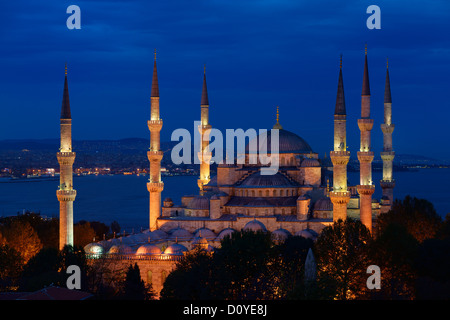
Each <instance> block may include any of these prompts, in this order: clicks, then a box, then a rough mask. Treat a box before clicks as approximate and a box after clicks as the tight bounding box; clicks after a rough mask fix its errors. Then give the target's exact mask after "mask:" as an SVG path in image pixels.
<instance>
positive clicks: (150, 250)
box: [136, 243, 161, 255]
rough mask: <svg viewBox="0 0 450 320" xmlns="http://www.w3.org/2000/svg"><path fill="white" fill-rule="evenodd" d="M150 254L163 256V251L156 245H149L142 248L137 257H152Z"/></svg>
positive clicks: (137, 252)
mask: <svg viewBox="0 0 450 320" xmlns="http://www.w3.org/2000/svg"><path fill="white" fill-rule="evenodd" d="M150 254H161V249H160V248H158V246H156V245H154V244H149V243H148V244H144V245H142V246H140V247H139V248H138V249H137V251H136V255H150Z"/></svg>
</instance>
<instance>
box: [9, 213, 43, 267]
mask: <svg viewBox="0 0 450 320" xmlns="http://www.w3.org/2000/svg"><path fill="white" fill-rule="evenodd" d="M3 233H4V236H5V238H6V241H7V244H8V245H9V246H10V247H11V248H13V249H14V250H16V251H17V252H19V253H20V254H21V255H22V257H23V260H24V262H25V263H26V262H27V261H28V260H30V258H31V257H33V256H34V255H35V254H37V253H38V252H39V250H40V249H41V248H42V243H41V241H40V240H39V237H38V235H37V233H36V231H35V230H34V229H33V227H32V226H31V225H30V223H29V222H27V221H20V220H18V219H15V220H13V221H12V222H11V224H10V225H9V226H6V227H5V228H4V231H3Z"/></svg>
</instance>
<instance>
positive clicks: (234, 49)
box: [0, 0, 450, 159]
mask: <svg viewBox="0 0 450 320" xmlns="http://www.w3.org/2000/svg"><path fill="white" fill-rule="evenodd" d="M72 4H75V5H78V6H79V7H80V8H81V30H69V29H68V28H67V27H66V20H67V18H68V17H69V14H67V13H66V9H67V7H68V6H69V5H72ZM372 4H376V5H378V6H379V7H380V8H381V29H380V30H369V29H368V28H367V27H366V20H367V18H368V17H369V16H370V15H369V14H367V13H366V9H367V7H368V6H369V5H372ZM449 34H450V1H448V0H427V1H425V0H422V1H413V0H408V1H392V0H390V1H364V0H356V1H335V0H333V1H332V0H325V1H323V0H318V1H294V0H290V1H280V0H252V1H231V0H226V1H215V0H208V1H199V0H170V1H163V0H160V1H148V0H131V1H130V0H129V1H111V0H108V1H102V0H97V1H79V0H75V1H71V2H68V1H49V0H45V1H31V0H20V1H3V2H2V7H1V10H0V39H1V42H2V45H1V50H0V108H1V116H0V139H2V140H3V139H29V138H36V139H47V138H53V139H54V138H56V139H57V138H59V116H60V110H61V101H62V91H63V83H64V64H65V63H66V62H67V63H68V74H69V76H68V77H69V91H70V102H71V108H72V118H73V139H75V140H81V139H120V138H129V137H142V138H148V137H149V131H148V127H147V120H148V119H149V118H150V88H151V79H152V71H153V57H154V54H153V53H154V50H155V48H156V49H157V52H158V53H157V63H158V75H159V86H160V88H159V91H160V96H161V100H160V102H161V118H162V119H163V121H164V126H163V129H162V132H161V137H162V138H161V139H162V141H169V140H170V136H171V133H172V131H173V130H175V129H177V128H186V129H188V130H190V131H191V132H193V129H194V124H193V122H194V121H198V120H200V99H201V88H202V77H203V65H204V64H206V73H207V82H208V93H209V102H210V105H211V106H210V123H211V125H212V126H213V127H215V128H218V129H221V130H224V129H227V128H229V129H237V128H242V129H248V128H255V129H263V128H271V127H272V126H273V124H274V123H275V112H276V106H277V105H279V106H280V123H281V124H282V125H283V127H284V129H287V130H289V131H292V132H295V133H296V134H298V135H300V136H301V137H303V138H304V139H305V140H306V141H307V142H308V143H309V144H310V145H311V147H312V148H313V149H314V151H316V152H318V153H319V155H320V156H321V157H322V156H323V154H324V153H325V152H327V153H329V151H330V150H331V149H332V147H333V112H334V107H335V102H336V90H337V80H338V72H339V55H340V54H343V76H344V89H345V99H346V106H347V136H348V145H349V151H351V152H352V154H353V155H355V154H356V151H358V149H359V129H358V126H357V123H356V119H358V118H359V117H360V112H361V111H360V99H361V96H360V95H361V88H362V78H363V66H364V65H363V64H364V46H365V44H366V43H367V47H368V59H369V76H370V86H371V94H372V99H371V110H372V112H371V117H372V118H373V119H374V120H375V125H374V129H373V130H372V139H373V143H372V150H373V151H374V152H375V154H376V157H377V158H379V152H380V151H381V149H382V132H381V129H380V124H381V123H382V122H383V97H384V84H385V74H386V57H388V58H389V71H390V77H391V79H390V80H391V92H392V101H393V123H394V124H395V126H396V128H395V131H394V133H393V144H394V150H395V151H396V153H397V154H421V155H427V156H431V157H435V158H438V159H450V148H449V142H448V140H449V133H448V132H449V131H448V130H449V129H448V128H449V127H450V126H449V119H450V102H449V100H450V97H449V91H450V90H449V89H450V80H449V79H450V77H449V74H450V41H449ZM56 151H57V150H55V152H56ZM74 151H76V150H74Z"/></svg>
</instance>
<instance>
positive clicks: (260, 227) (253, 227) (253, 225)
mask: <svg viewBox="0 0 450 320" xmlns="http://www.w3.org/2000/svg"><path fill="white" fill-rule="evenodd" d="M244 231H254V232H257V231H264V232H265V231H266V226H265V225H264V224H263V223H262V222H260V221H258V220H252V221H250V222H247V224H246V225H245V226H244Z"/></svg>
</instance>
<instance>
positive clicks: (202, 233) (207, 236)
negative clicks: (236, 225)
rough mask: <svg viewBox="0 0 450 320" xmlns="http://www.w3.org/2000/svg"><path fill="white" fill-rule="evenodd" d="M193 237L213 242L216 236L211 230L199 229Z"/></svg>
mask: <svg viewBox="0 0 450 320" xmlns="http://www.w3.org/2000/svg"><path fill="white" fill-rule="evenodd" d="M194 237H196V238H198V237H202V238H205V239H207V240H213V239H215V238H216V234H215V233H214V232H213V231H212V230H211V229H208V228H201V229H198V230H197V231H195V233H194Z"/></svg>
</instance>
